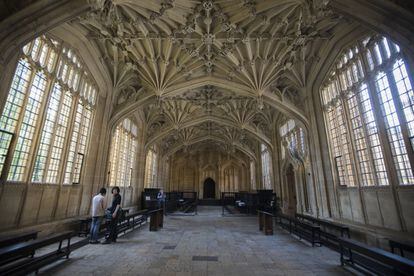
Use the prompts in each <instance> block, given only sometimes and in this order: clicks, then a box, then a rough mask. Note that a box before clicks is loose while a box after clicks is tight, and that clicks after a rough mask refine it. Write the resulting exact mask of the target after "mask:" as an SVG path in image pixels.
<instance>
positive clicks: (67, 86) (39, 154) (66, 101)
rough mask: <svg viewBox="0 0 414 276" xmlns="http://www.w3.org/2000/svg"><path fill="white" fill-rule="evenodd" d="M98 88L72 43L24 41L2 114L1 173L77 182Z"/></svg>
mask: <svg viewBox="0 0 414 276" xmlns="http://www.w3.org/2000/svg"><path fill="white" fill-rule="evenodd" d="M96 94H97V90H96V85H95V84H94V81H93V79H92V78H91V75H90V73H89V72H88V70H87V68H86V66H85V65H84V63H83V62H82V60H81V58H80V57H79V56H78V55H77V54H76V53H75V51H74V50H73V49H70V48H69V47H68V46H67V45H65V44H64V43H62V42H61V41H58V40H55V39H52V38H50V37H48V36H45V35H42V36H40V37H38V38H36V39H35V40H33V41H31V42H30V43H28V44H27V45H25V46H24V47H23V49H22V53H21V57H20V59H19V61H18V63H17V67H16V70H15V73H14V76H13V80H12V83H11V87H10V90H9V94H8V96H7V100H6V103H5V105H4V108H3V113H2V115H1V118H0V170H1V177H2V179H3V180H7V181H31V182H41V183H52V184H57V183H60V182H63V184H77V183H79V181H80V178H81V172H82V168H83V163H84V159H85V155H86V153H87V148H88V141H89V135H90V129H91V125H92V117H93V109H94V106H95V102H96Z"/></svg>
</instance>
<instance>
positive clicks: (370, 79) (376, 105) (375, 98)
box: [360, 47, 405, 229]
mask: <svg viewBox="0 0 414 276" xmlns="http://www.w3.org/2000/svg"><path fill="white" fill-rule="evenodd" d="M360 49H362V47H360ZM360 56H361V62H362V68H363V70H364V75H365V76H366V82H367V85H368V95H369V98H370V99H371V100H372V106H373V108H372V112H373V113H374V118H375V120H376V123H377V127H378V134H379V139H380V147H381V149H382V151H383V155H384V156H383V157H384V163H385V168H386V170H387V175H388V177H389V185H388V186H389V189H390V191H391V193H392V195H393V199H394V203H395V204H396V208H397V210H398V212H399V222H400V225H401V227H402V229H404V228H405V226H404V222H403V219H402V217H401V212H400V211H399V206H398V205H399V204H397V198H398V195H397V193H396V190H395V186H396V183H398V175H397V171H396V170H395V164H394V159H393V157H392V149H391V144H390V142H389V140H388V135H387V129H386V124H385V120H384V116H383V115H382V111H381V103H380V100H379V95H378V93H377V89H376V86H375V82H374V77H375V73H374V72H375V71H373V72H369V69H368V68H369V66H368V60H367V56H366V54H364V53H360ZM373 56H374V55H373ZM381 219H382V220H383V218H381Z"/></svg>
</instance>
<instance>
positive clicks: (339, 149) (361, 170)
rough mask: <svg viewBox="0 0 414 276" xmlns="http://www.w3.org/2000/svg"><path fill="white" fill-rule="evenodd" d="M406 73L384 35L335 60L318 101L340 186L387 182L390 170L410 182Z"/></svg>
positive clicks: (413, 119)
mask: <svg viewBox="0 0 414 276" xmlns="http://www.w3.org/2000/svg"><path fill="white" fill-rule="evenodd" d="M409 72H410V73H409ZM410 74H412V72H411V71H409V69H408V65H407V63H406V62H405V60H404V56H403V54H402V52H401V50H400V48H399V46H398V45H397V44H395V43H393V42H392V41H390V40H389V39H387V38H385V37H380V36H372V37H368V38H366V39H364V40H362V41H358V42H357V43H356V44H355V45H354V46H352V47H350V48H349V49H347V50H346V51H344V52H343V54H342V55H341V56H340V58H339V59H338V62H337V63H336V66H335V68H334V69H333V70H332V71H331V73H330V76H329V79H328V80H327V82H326V83H325V85H324V87H323V89H322V90H321V100H322V104H323V106H324V113H325V121H326V125H327V132H328V139H329V140H330V147H331V155H332V158H333V161H334V162H333V165H334V167H335V169H336V171H337V174H338V180H339V184H340V185H344V186H357V185H358V183H360V185H361V186H385V185H389V184H390V177H391V175H392V174H393V173H394V172H396V178H397V181H398V184H399V185H413V184H414V175H413V170H412V165H413V164H414V155H413V146H412V137H413V134H414V133H413V130H414V101H413V100H412V99H413V98H414V92H413V89H412V80H411V79H410ZM387 156H390V158H386V157H387ZM386 159H387V160H389V161H388V164H387V161H386Z"/></svg>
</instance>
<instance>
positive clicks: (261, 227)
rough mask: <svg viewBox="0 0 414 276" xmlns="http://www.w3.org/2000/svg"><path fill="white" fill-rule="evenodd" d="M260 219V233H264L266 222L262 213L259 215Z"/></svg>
mask: <svg viewBox="0 0 414 276" xmlns="http://www.w3.org/2000/svg"><path fill="white" fill-rule="evenodd" d="M258 217H259V231H263V225H264V222H263V214H262V213H259V214H258Z"/></svg>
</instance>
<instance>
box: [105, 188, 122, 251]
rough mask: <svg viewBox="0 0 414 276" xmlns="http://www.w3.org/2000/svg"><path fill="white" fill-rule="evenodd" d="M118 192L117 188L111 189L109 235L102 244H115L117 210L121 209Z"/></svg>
mask: <svg viewBox="0 0 414 276" xmlns="http://www.w3.org/2000/svg"><path fill="white" fill-rule="evenodd" d="M119 192H120V190H119V187H113V188H112V194H113V196H114V197H113V199H112V205H111V207H109V208H108V210H109V212H110V213H111V220H110V222H109V225H108V228H109V234H108V236H107V238H106V239H105V241H104V242H103V243H105V244H106V243H111V242H116V238H117V236H118V229H117V225H118V218H119V209H120V208H121V195H120V194H119Z"/></svg>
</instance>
